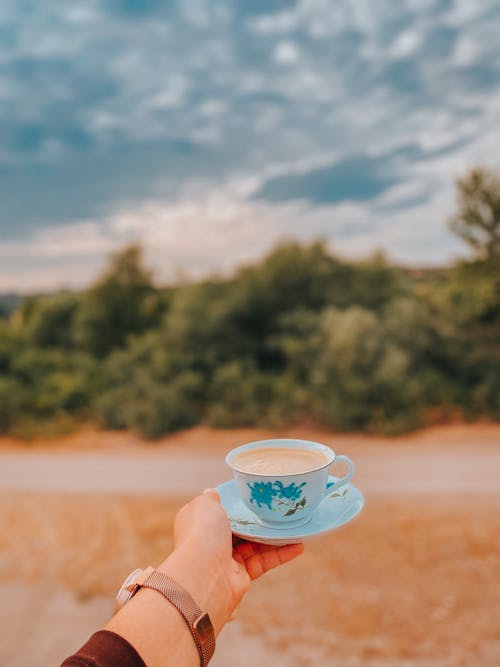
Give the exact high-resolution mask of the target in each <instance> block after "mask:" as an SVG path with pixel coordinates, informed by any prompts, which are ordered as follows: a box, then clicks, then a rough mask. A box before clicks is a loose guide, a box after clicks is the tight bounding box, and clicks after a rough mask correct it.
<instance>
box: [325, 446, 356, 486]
mask: <svg viewBox="0 0 500 667" xmlns="http://www.w3.org/2000/svg"><path fill="white" fill-rule="evenodd" d="M337 461H345V462H346V463H347V465H348V466H349V472H348V473H347V475H345V476H344V477H342V478H341V479H338V480H337V481H335V482H328V484H327V485H326V488H327V490H328V491H332V490H334V489H339V488H340V487H341V486H344V484H347V482H348V481H349V480H350V479H351V477H352V476H353V475H354V463H353V462H352V461H351V459H350V458H349V457H348V456H344V454H339V455H338V456H336V457H335V460H334V461H333V463H332V465H335V463H337Z"/></svg>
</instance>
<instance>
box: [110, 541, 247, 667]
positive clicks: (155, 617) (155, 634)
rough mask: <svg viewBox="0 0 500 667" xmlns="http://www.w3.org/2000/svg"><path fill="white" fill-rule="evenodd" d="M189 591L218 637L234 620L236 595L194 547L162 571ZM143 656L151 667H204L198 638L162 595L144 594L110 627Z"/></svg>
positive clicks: (182, 551)
mask: <svg viewBox="0 0 500 667" xmlns="http://www.w3.org/2000/svg"><path fill="white" fill-rule="evenodd" d="M157 569H158V570H160V571H162V572H164V573H165V574H167V575H168V576H170V577H171V578H172V579H174V580H175V581H177V582H178V583H179V584H180V585H181V586H183V587H184V588H185V589H186V590H187V591H188V592H189V593H190V594H191V596H192V597H193V599H194V600H195V602H196V603H197V604H198V606H199V607H200V609H202V611H207V612H208V613H209V615H210V618H211V620H212V624H213V626H214V630H215V633H216V635H217V634H219V632H220V631H221V629H222V628H223V626H224V624H225V623H226V621H227V620H228V618H229V617H230V615H231V612H232V610H233V607H234V601H233V595H232V593H231V590H230V586H229V584H228V582H227V578H226V575H225V573H224V571H223V569H222V567H218V564H217V563H213V562H212V563H210V564H207V563H206V562H204V560H203V555H202V554H199V553H197V551H196V550H193V549H192V548H191V547H190V546H189V545H188V544H187V545H185V546H183V547H182V548H180V549H177V550H176V551H174V552H173V553H172V554H171V555H170V556H169V557H168V558H167V559H166V560H165V561H164V562H163V563H162V564H161V565H160V566H159V567H158V568H157ZM106 629H107V630H111V631H113V632H115V633H117V634H119V635H121V636H122V637H124V638H125V639H126V640H127V641H128V642H129V643H130V644H132V646H133V647H134V648H135V649H136V650H137V651H138V653H139V654H140V655H141V656H142V658H143V660H144V662H145V663H146V665H147V667H170V665H178V666H180V667H184V666H185V667H191V666H193V667H198V665H199V664H200V658H199V654H198V651H197V649H196V645H195V643H194V640H193V637H192V635H191V633H190V631H189V628H188V627H187V625H186V622H185V621H184V619H183V617H182V616H181V614H180V613H179V611H178V610H177V609H176V608H175V607H174V606H173V605H172V604H171V603H170V602H169V601H168V600H167V599H166V598H165V597H164V596H163V595H162V594H161V593H158V592H157V591H154V590H150V589H146V588H143V589H141V590H140V591H139V592H138V593H137V594H136V595H135V596H134V597H133V598H132V599H131V600H130V601H129V602H128V603H127V604H126V605H125V606H124V607H123V608H122V609H121V610H120V611H119V612H118V613H117V614H116V615H115V616H114V617H113V618H112V619H111V620H110V622H109V623H108V625H107V626H106Z"/></svg>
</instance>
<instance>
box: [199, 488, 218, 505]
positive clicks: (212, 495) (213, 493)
mask: <svg viewBox="0 0 500 667" xmlns="http://www.w3.org/2000/svg"><path fill="white" fill-rule="evenodd" d="M203 495H204V496H208V497H209V498H211V499H212V500H215V501H216V502H218V503H220V496H219V494H218V492H217V490H216V489H205V491H203Z"/></svg>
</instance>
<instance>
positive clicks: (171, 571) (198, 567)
mask: <svg viewBox="0 0 500 667" xmlns="http://www.w3.org/2000/svg"><path fill="white" fill-rule="evenodd" d="M229 565H231V563H229ZM157 569H158V570H159V571H160V572H164V573H165V574H167V575H168V576H169V577H171V578H172V579H174V580H175V581H177V583H179V584H180V585H181V586H182V587H183V588H185V589H186V590H187V591H188V593H190V595H191V596H192V598H193V599H194V600H195V602H196V604H197V605H198V606H199V607H200V609H201V610H202V611H206V612H208V615H209V616H210V619H211V621H212V625H213V627H214V630H215V634H216V635H218V634H219V632H220V631H221V630H222V628H223V627H224V625H225V623H226V622H227V621H228V620H229V618H230V616H231V614H232V612H233V609H234V607H235V604H236V601H235V596H234V595H233V592H232V590H231V586H230V583H229V578H228V575H227V564H225V563H224V562H223V561H222V559H218V558H211V557H210V556H208V555H207V557H205V554H201V553H200V552H199V550H198V549H195V548H193V547H192V546H190V545H189V544H188V543H185V544H183V545H182V546H180V547H178V548H177V549H175V550H174V551H173V552H172V553H171V554H170V556H168V558H166V559H165V560H164V561H163V562H162V563H161V565H159V566H158V568H157Z"/></svg>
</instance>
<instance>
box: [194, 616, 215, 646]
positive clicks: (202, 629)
mask: <svg viewBox="0 0 500 667" xmlns="http://www.w3.org/2000/svg"><path fill="white" fill-rule="evenodd" d="M194 628H195V629H196V630H197V631H198V635H199V637H200V641H201V643H202V644H203V642H204V641H206V639H207V638H208V637H213V628H212V623H211V621H210V616H209V615H208V614H207V613H206V612H205V613H204V614H202V615H201V616H200V617H199V618H197V619H196V621H195V622H194Z"/></svg>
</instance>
